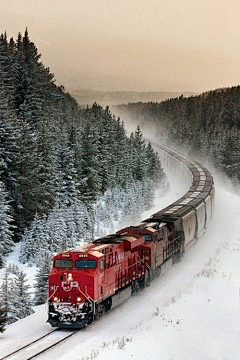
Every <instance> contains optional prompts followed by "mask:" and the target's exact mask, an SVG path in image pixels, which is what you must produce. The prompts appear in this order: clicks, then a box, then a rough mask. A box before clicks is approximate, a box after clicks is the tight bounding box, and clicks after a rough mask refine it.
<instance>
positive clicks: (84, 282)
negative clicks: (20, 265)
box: [48, 249, 104, 327]
mask: <svg viewBox="0 0 240 360" xmlns="http://www.w3.org/2000/svg"><path fill="white" fill-rule="evenodd" d="M103 256H104V255H103V254H102V253H99V252H96V251H92V252H91V251H89V252H88V251H79V249H74V250H72V251H69V252H63V253H61V254H58V255H56V256H55V257H54V258H53V268H52V270H51V272H50V275H49V299H48V303H49V318H48V322H49V323H50V324H51V325H52V326H55V327H69V324H71V327H84V326H85V325H86V324H87V323H88V322H89V314H90V313H91V312H92V311H93V304H94V300H95V298H96V297H97V296H98V289H97V287H96V281H94V278H96V277H97V276H99V273H100V272H101V270H100V264H101V263H100V260H101V258H103Z"/></svg>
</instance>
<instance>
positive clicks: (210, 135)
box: [114, 86, 240, 184]
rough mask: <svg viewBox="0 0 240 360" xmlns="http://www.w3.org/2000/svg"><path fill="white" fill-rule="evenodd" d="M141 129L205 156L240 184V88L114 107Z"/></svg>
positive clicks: (190, 152) (235, 87) (192, 152)
mask: <svg viewBox="0 0 240 360" xmlns="http://www.w3.org/2000/svg"><path fill="white" fill-rule="evenodd" d="M114 111H115V113H118V114H119V115H120V116H123V117H124V115H126V114H127V115H128V116H130V117H131V119H132V121H133V122H134V121H135V122H136V124H139V125H140V126H141V128H143V129H144V128H146V129H149V128H152V129H154V132H155V134H156V136H159V137H160V138H163V137H164V138H165V139H166V140H167V141H168V142H169V141H170V142H171V143H175V144H176V145H178V146H181V147H182V148H185V149H187V150H188V152H189V154H191V155H193V154H195V155H197V156H201V157H202V158H204V159H208V160H210V161H212V162H213V163H214V165H215V166H216V167H217V168H218V169H219V170H221V171H222V172H223V173H224V174H226V175H227V176H228V177H229V178H231V179H232V180H233V181H234V182H236V183H237V184H239V181H240V86H234V87H231V88H223V89H217V90H214V91H208V92H205V93H203V94H201V95H198V96H191V97H184V96H182V95H181V96H180V97H178V98H176V99H168V100H165V101H163V102H160V103H156V102H148V103H143V102H138V103H131V104H128V105H121V106H116V107H114Z"/></svg>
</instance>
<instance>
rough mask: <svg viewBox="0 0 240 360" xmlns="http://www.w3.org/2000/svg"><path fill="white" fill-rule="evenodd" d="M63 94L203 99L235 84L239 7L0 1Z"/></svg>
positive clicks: (229, 1) (204, 1) (191, 0)
mask: <svg viewBox="0 0 240 360" xmlns="http://www.w3.org/2000/svg"><path fill="white" fill-rule="evenodd" d="M26 26H27V27H28V30H29V35H30V38H31V40H32V41H33V42H34V43H35V44H36V46H37V47H38V49H39V52H40V53H41V54H42V61H43V62H44V65H45V66H48V67H50V70H51V72H53V73H54V74H55V77H56V79H57V82H58V83H61V84H63V85H64V86H65V87H66V88H68V89H70V88H72V89H73V88H75V89H93V90H103V91H108V90H134V91H195V92H202V91H206V90H210V89H216V88H219V87H226V86H233V85H239V83H240V0H64V1H63V0H1V11H0V27H1V33H2V32H4V31H5V30H6V31H7V35H8V37H12V36H13V37H14V38H16V37H17V33H18V32H19V31H20V32H22V33H23V32H24V30H25V28H26Z"/></svg>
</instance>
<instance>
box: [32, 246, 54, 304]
mask: <svg viewBox="0 0 240 360" xmlns="http://www.w3.org/2000/svg"><path fill="white" fill-rule="evenodd" d="M51 263H52V257H51V256H50V255H49V253H47V252H46V253H45V254H44V255H43V256H42V262H41V264H40V266H39V269H38V272H37V274H36V276H35V285H34V288H35V296H34V300H33V301H34V304H35V305H40V304H44V303H45V302H46V301H47V297H48V275H49V272H50V270H51Z"/></svg>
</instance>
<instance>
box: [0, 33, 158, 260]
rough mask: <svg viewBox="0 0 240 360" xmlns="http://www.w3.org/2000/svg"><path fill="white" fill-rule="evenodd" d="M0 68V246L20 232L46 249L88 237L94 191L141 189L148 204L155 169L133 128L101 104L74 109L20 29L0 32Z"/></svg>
mask: <svg viewBox="0 0 240 360" xmlns="http://www.w3.org/2000/svg"><path fill="white" fill-rule="evenodd" d="M0 70H1V72H0V176H1V178H0V186H1V192H0V208H1V210H2V211H1V219H0V222H1V227H0V228H1V233H0V236H1V245H0V246H1V250H2V251H1V254H3V255H4V254H5V253H7V252H8V251H9V249H10V248H11V245H12V244H11V241H12V240H19V239H21V238H22V236H23V238H24V239H29V238H30V237H31V239H34V240H32V241H33V242H34V243H35V244H36V243H37V244H39V245H40V240H41V237H44V238H45V239H48V241H49V244H50V245H49V244H48V246H47V248H49V250H52V248H54V251H56V250H57V249H58V250H61V248H62V247H66V246H69V245H74V244H76V242H77V241H78V240H77V239H79V237H81V238H83V237H84V236H85V235H84V234H85V233H86V234H88V235H87V238H93V235H94V233H95V228H94V224H95V218H96V217H97V216H99V217H102V218H103V217H104V215H103V214H100V213H101V211H100V207H101V206H103V205H102V203H101V202H100V204H99V201H100V198H101V197H102V196H105V197H106V198H107V200H106V199H105V200H106V201H107V202H110V201H113V200H112V198H113V197H115V198H116V199H117V198H118V197H119V196H120V195H121V196H122V198H124V197H126V198H128V200H129V201H126V203H127V202H130V203H131V204H132V201H134V200H133V199H134V197H136V196H137V194H142V193H143V190H144V194H145V195H144V196H142V202H141V206H142V208H145V207H146V206H149V204H148V203H149V199H150V198H151V192H152V191H153V188H154V183H156V182H157V181H159V179H160V178H161V177H162V176H163V171H162V168H161V164H160V162H159V160H158V158H157V156H156V154H155V153H154V151H153V150H152V147H151V145H150V144H148V145H147V144H145V142H144V141H143V140H142V133H141V130H140V128H137V130H136V131H135V133H134V134H132V135H131V137H130V138H128V137H127V136H126V132H125V128H124V124H123V123H122V122H121V121H120V119H119V118H117V119H116V118H115V116H113V115H112V114H111V112H110V110H109V108H108V107H106V108H105V109H103V108H102V107H101V106H99V105H98V104H96V103H94V104H93V105H92V107H91V108H89V107H87V108H86V109H80V108H79V106H78V104H77V102H76V101H75V99H74V98H72V97H71V96H70V95H69V94H68V93H66V92H65V90H64V88H63V87H62V86H60V87H59V86H56V85H55V81H54V76H53V74H51V73H50V71H49V69H48V68H46V67H45V66H44V65H43V63H42V62H41V61H40V54H38V51H37V48H36V47H35V45H34V44H33V42H31V41H30V39H29V35H28V31H27V30H26V31H25V34H24V36H22V35H21V34H20V33H19V34H18V37H17V40H16V41H14V40H13V39H12V38H11V39H10V40H9V41H8V39H7V36H6V34H2V35H1V37H0ZM119 194H120V195H119ZM115 201H117V200H115ZM118 201H119V200H118ZM120 205H121V204H120ZM120 205H119V206H120ZM114 206H115V205H114ZM121 206H123V205H121ZM129 206H130V205H129ZM103 211H104V210H103ZM119 211H120V209H119ZM122 212H125V213H129V209H122ZM118 215H119V214H116V216H118ZM77 219H79V220H77ZM102 221H103V219H102ZM103 222H104V221H103ZM41 229H44V230H41ZM41 231H42V232H43V231H44V234H42V233H41ZM47 231H49V234H47V233H46V232H47ZM56 234H58V235H56ZM60 234H62V236H60ZM54 236H55V237H57V238H58V243H56V242H55V241H54ZM66 239H67V240H66ZM60 244H61V246H60ZM43 246H44V248H45V249H46V243H45V244H44V245H43ZM59 246H60V247H59ZM25 251H26V248H25V249H24V252H25ZM0 261H1V263H0V265H1V264H2V263H3V258H2V256H1V255H0Z"/></svg>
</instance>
